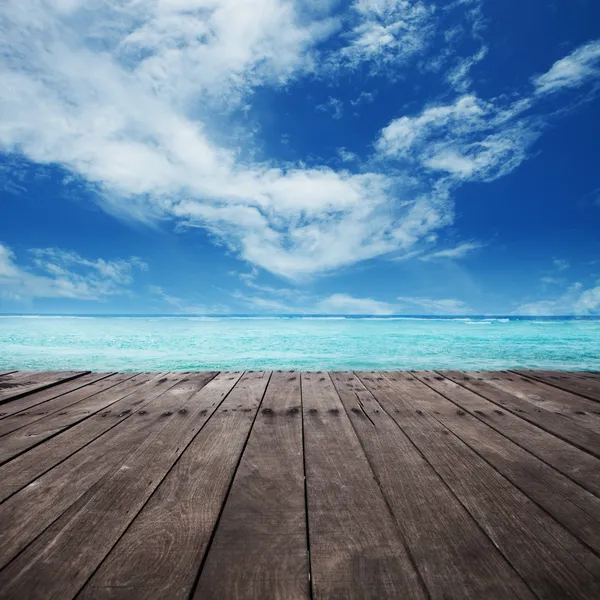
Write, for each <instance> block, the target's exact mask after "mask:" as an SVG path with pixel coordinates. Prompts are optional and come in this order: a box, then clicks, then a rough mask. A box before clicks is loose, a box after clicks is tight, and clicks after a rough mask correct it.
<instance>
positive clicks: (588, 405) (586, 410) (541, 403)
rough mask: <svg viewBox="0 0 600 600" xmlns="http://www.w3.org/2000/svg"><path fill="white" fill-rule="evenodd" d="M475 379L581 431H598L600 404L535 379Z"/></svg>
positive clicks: (501, 374)
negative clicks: (485, 382)
mask: <svg viewBox="0 0 600 600" xmlns="http://www.w3.org/2000/svg"><path fill="white" fill-rule="evenodd" d="M477 375H478V376H480V377H481V378H482V379H483V380H484V381H487V382H489V383H491V384H492V385H494V386H496V387H497V388H499V389H501V390H505V391H506V392H508V393H509V394H512V395H513V396H517V398H522V399H523V400H527V402H529V403H531V404H533V405H534V406H537V407H538V408H543V409H545V410H548V411H551V412H553V413H555V414H557V415H560V416H561V417H565V418H566V419H568V420H569V421H572V422H573V423H576V424H577V425H580V426H581V427H586V428H588V429H591V430H593V431H600V402H594V401H593V400H588V399H587V398H583V397H582V396H578V395H577V394H573V393H571V392H566V391H564V390H561V389H559V388H556V387H553V386H551V385H547V384H545V383H542V382H541V381H536V380H535V379H529V378H528V377H521V376H517V375H515V374H514V373H511V372H504V371H501V372H499V373H489V372H485V371H477Z"/></svg>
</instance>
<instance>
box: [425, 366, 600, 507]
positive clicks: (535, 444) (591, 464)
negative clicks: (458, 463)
mask: <svg viewBox="0 0 600 600" xmlns="http://www.w3.org/2000/svg"><path fill="white" fill-rule="evenodd" d="M424 377H427V378H428V379H427V380H426V383H427V384H428V385H430V386H432V387H434V388H435V390H436V391H437V392H439V393H440V394H442V395H443V396H444V397H445V398H447V399H448V400H450V401H451V402H453V403H454V404H456V405H457V406H458V407H459V408H460V409H462V410H464V411H465V412H468V413H469V414H471V415H473V416H475V417H477V418H478V419H481V420H482V421H484V422H485V423H486V425H489V426H490V427H491V428H492V429H495V430H496V431H497V432H498V433H500V434H502V435H503V436H505V437H506V438H508V439H509V440H512V441H513V442H514V443H515V444H517V445H518V446H520V447H521V448H524V449H525V450H527V451H528V452H530V453H531V454H533V455H534V456H537V457H538V458H539V459H540V460H542V461H543V462H545V463H546V464H548V465H549V466H551V467H553V468H554V469H556V470H557V471H559V472H560V473H562V474H563V475H565V476H566V477H568V478H569V479H571V480H572V481H574V482H576V483H578V484H579V485H580V486H582V487H583V488H585V489H586V490H588V491H589V492H591V493H593V494H595V495H596V496H598V497H600V460H599V459H597V458H595V457H594V456H591V455H589V454H588V453H587V452H584V451H583V450H579V448H575V447H574V446H571V444H569V443H568V442H565V441H564V440H561V439H560V438H558V437H556V436H554V435H552V434H551V433H548V432H546V431H544V430H543V429H540V428H539V427H536V426H535V425H534V424H533V423H530V422H529V421H525V420H523V419H521V418H519V417H517V416H516V415H514V414H512V413H511V412H509V411H505V410H501V409H500V408H499V407H498V405H496V404H494V403H493V402H490V401H489V400H487V399H486V398H483V397H482V396H480V395H478V394H476V393H475V392H472V391H471V390H468V389H466V388H464V387H462V386H461V385H458V384H457V383H455V382H454V381H451V380H450V379H446V378H445V377H442V376H441V375H439V374H438V373H435V372H432V374H431V376H429V375H425V376H424Z"/></svg>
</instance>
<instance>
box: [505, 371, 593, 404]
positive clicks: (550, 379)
mask: <svg viewBox="0 0 600 600" xmlns="http://www.w3.org/2000/svg"><path fill="white" fill-rule="evenodd" d="M513 372H514V373H516V374H518V375H521V376H522V377H529V378H531V379H535V380H537V381H541V382H542V383H547V384H548V385H553V386H554V387H557V388H560V389H562V390H565V391H567V392H572V393H574V394H578V395H579V396H583V397H584V398H588V399H589V400H593V401H595V402H600V380H598V379H597V378H596V377H593V376H590V377H583V376H580V377H579V376H577V375H575V374H573V373H562V372H560V371H522V370H515V371H513Z"/></svg>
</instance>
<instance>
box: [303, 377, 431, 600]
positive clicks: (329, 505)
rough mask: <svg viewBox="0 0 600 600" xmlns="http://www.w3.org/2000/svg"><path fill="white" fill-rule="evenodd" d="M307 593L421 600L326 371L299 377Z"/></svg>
mask: <svg viewBox="0 0 600 600" xmlns="http://www.w3.org/2000/svg"><path fill="white" fill-rule="evenodd" d="M302 400H303V415H304V452H305V460H306V485H307V501H308V525H309V534H310V537H309V539H310V561H311V580H312V591H313V598H314V599H315V600H320V599H322V598H348V599H350V598H357V599H358V598H373V599H379V598H425V597H426V595H425V592H424V588H423V584H422V581H421V579H420V577H419V575H418V574H417V572H416V571H415V568H414V566H413V564H412V563H411V560H410V557H409V554H408V552H407V550H406V548H405V547H404V544H403V542H402V540H401V537H400V534H399V531H398V529H397V527H396V523H395V522H394V519H393V518H392V515H391V513H390V511H389V509H388V506H387V504H386V502H385V499H384V497H383V495H382V493H381V490H380V488H379V486H378V484H377V482H376V480H375V479H374V475H373V471H372V470H371V467H370V466H369V463H368V461H367V458H366V456H365V454H364V451H363V449H362V447H361V445H360V442H359V440H358V438H357V437H356V434H355V432H354V430H353V428H352V425H351V423H350V421H349V419H348V417H347V415H346V412H345V410H344V407H343V405H342V402H341V400H340V398H339V396H338V394H337V392H336V390H335V388H334V386H333V384H332V382H331V380H330V378H329V377H328V376H327V374H318V373H303V374H302Z"/></svg>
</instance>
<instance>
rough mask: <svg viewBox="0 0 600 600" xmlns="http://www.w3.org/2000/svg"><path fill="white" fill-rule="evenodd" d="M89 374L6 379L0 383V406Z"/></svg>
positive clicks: (28, 375)
mask: <svg viewBox="0 0 600 600" xmlns="http://www.w3.org/2000/svg"><path fill="white" fill-rule="evenodd" d="M87 373H89V371H44V372H41V373H25V374H23V375H22V376H19V377H16V378H15V379H11V380H7V379H4V380H3V381H0V404H5V403H6V402H11V401H14V400H18V399H19V398H22V397H23V396H26V395H28V394H31V393H33V392H37V391H40V390H44V389H46V388H50V387H54V386H55V385H59V384H61V383H64V382H66V381H70V380H71V379H75V378H76V377H81V376H82V375H86V374H87Z"/></svg>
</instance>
